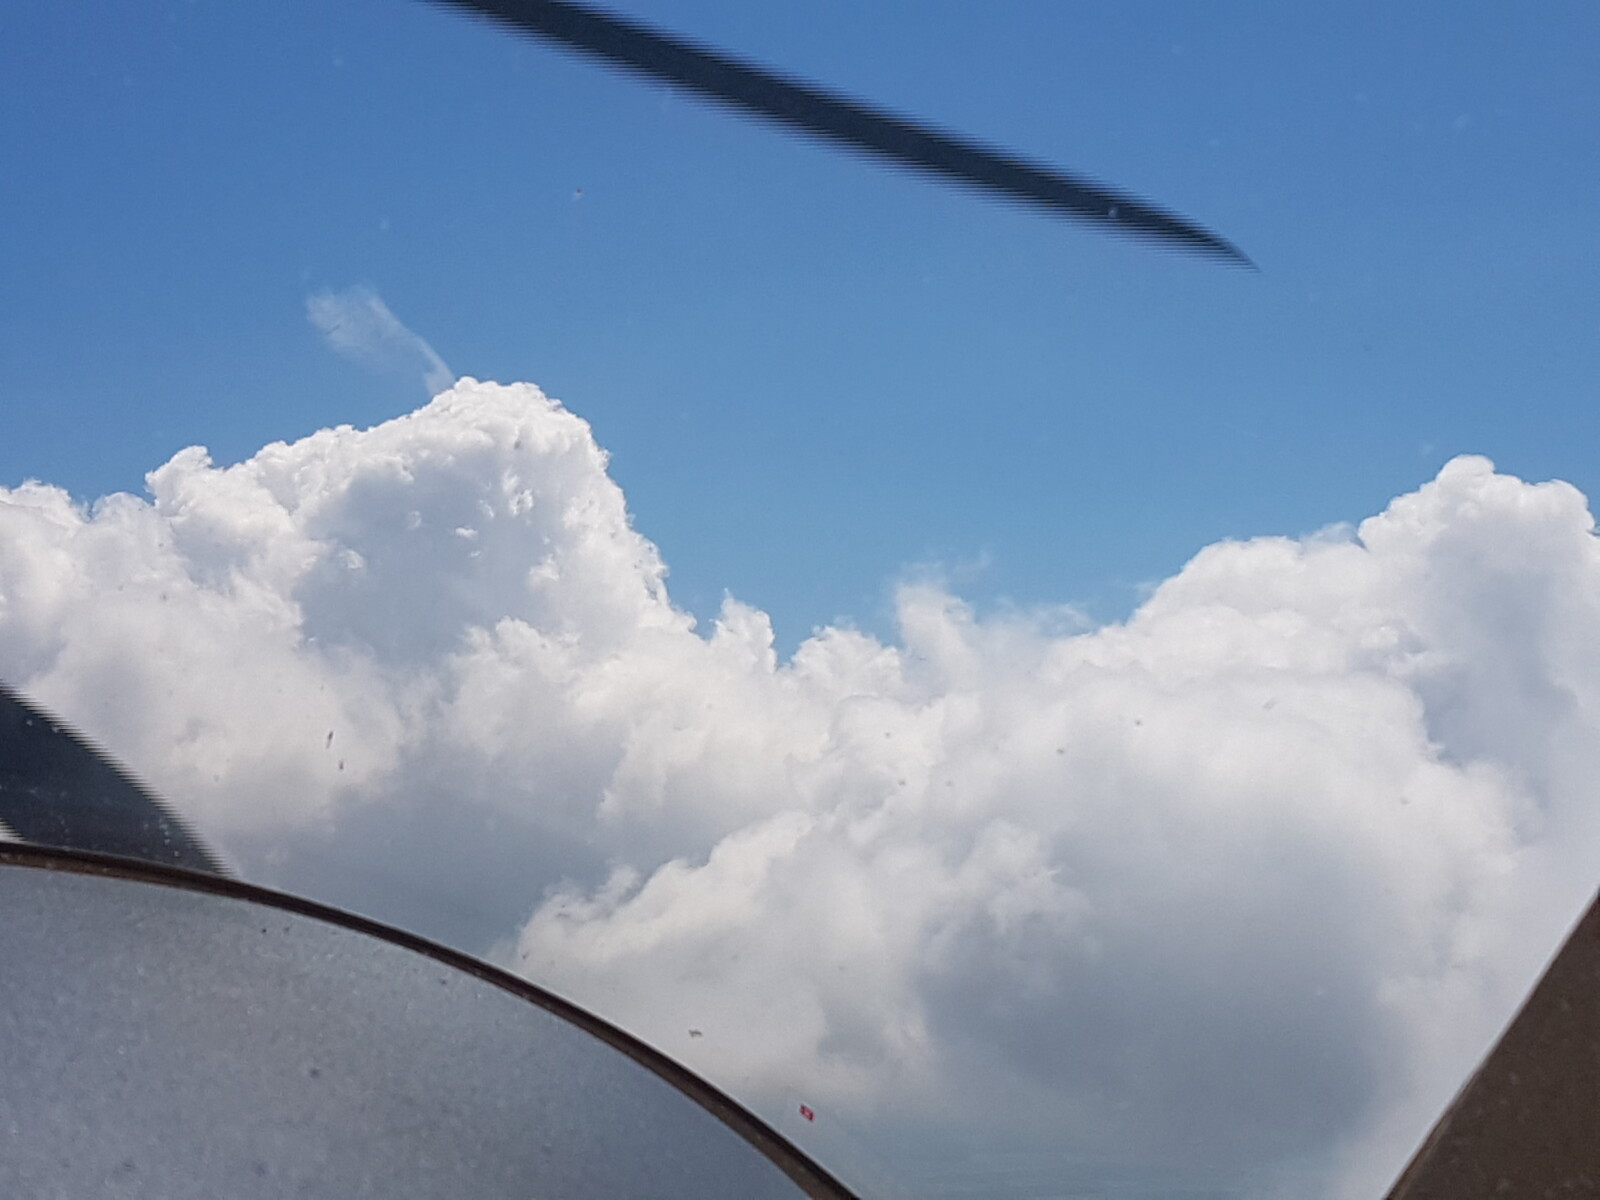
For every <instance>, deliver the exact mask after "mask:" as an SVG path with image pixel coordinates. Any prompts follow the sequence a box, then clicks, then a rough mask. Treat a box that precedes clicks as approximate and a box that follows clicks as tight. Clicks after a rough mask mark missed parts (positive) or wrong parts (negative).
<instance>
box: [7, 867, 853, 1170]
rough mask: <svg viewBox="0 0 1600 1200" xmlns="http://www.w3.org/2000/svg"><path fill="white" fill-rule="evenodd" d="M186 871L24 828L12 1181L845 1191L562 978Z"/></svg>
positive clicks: (17, 889) (10, 1033)
mask: <svg viewBox="0 0 1600 1200" xmlns="http://www.w3.org/2000/svg"><path fill="white" fill-rule="evenodd" d="M184 874H185V873H183V872H179V871H174V870H171V869H167V870H165V871H163V870H162V869H160V868H155V869H149V868H144V867H141V866H138V865H136V864H117V863H115V862H114V861H113V860H109V859H96V858H92V857H89V856H82V855H79V856H76V857H74V856H63V855H59V854H56V853H54V852H50V851H44V850H39V849H34V848H26V847H15V846H12V847H0V913H3V914H4V917H3V919H0V963H4V968H3V969H0V1063H3V1064H4V1067H3V1069H0V1195H4V1196H45V1195H49V1196H73V1197H109V1196H116V1197H149V1198H152V1200H154V1198H160V1200H185V1198H190V1197H192V1198H194V1200H202V1198H203V1200H212V1198H214V1197H218V1196H227V1197H234V1198H237V1200H251V1198H257V1197H259V1198H260V1200H267V1198H268V1197H271V1198H273V1200H277V1198H280V1197H284V1196H308V1197H329V1198H335V1197H337V1198H340V1200H343V1198H345V1197H362V1196H370V1197H384V1198H386V1200H387V1198H389V1197H397V1196H405V1197H439V1198H441V1200H442V1198H445V1197H449V1198H450V1200H459V1198H461V1197H474V1198H476V1197H498V1196H517V1197H543V1198H548V1200H556V1198H579V1197H586V1198H587V1197H592V1198H594V1200H618V1198H622V1197H663V1198H666V1197H685V1198H688V1197H697V1198H698V1197H704V1196H738V1197H750V1198H759V1197H798V1196H803V1195H808V1194H809V1195H812V1196H844V1195H846V1193H845V1192H844V1191H843V1190H842V1189H840V1188H838V1187H837V1185H835V1184H833V1182H832V1181H831V1180H830V1179H829V1178H828V1177H827V1176H826V1175H825V1174H824V1173H823V1172H821V1171H820V1170H818V1169H817V1168H815V1167H814V1166H812V1165H811V1164H810V1163H809V1162H807V1161H806V1160H804V1159H803V1158H802V1157H801V1156H800V1155H799V1154H798V1153H797V1152H795V1151H794V1150H793V1149H792V1148H790V1147H788V1145H787V1143H783V1142H782V1140H781V1139H779V1138H777V1136H776V1135H775V1134H772V1132H771V1131H770V1130H768V1129H766V1127H764V1126H762V1125H760V1123H759V1122H757V1121H755V1120H754V1118H751V1117H750V1116H749V1115H748V1114H746V1113H744V1112H743V1110H740V1109H738V1108H737V1106H736V1105H733V1104H732V1102H731V1101H728V1100H727V1099H726V1098H725V1097H722V1096H721V1095H720V1094H719V1093H716V1092H715V1091H714V1090H713V1089H711V1088H709V1087H707V1086H706V1085H704V1084H700V1083H699V1082H698V1081H697V1080H694V1079H693V1077H692V1076H690V1075H689V1074H688V1073H687V1072H685V1071H682V1069H681V1068H677V1067H675V1066H674V1065H673V1064H671V1063H668V1062H666V1060H662V1059H660V1058H659V1056H654V1055H653V1054H652V1052H650V1051H648V1050H646V1049H645V1048H643V1047H642V1046H639V1045H638V1044H637V1043H634V1042H632V1040H631V1039H629V1038H627V1037H626V1035H623V1034H620V1033H618V1032H617V1031H615V1030H607V1029H603V1028H595V1029H591V1028H588V1027H586V1025H585V1021H587V1022H588V1023H589V1024H592V1025H594V1026H596V1027H599V1026H600V1024H601V1023H599V1022H595V1021H594V1019H593V1018H585V1017H584V1016H583V1014H581V1013H578V1012H577V1010H570V1009H568V1008H567V1006H564V1005H563V1004H562V1003H561V1002H560V1001H558V1000H555V999H554V998H552V997H548V996H544V995H543V994H542V993H538V992H537V989H533V988H530V987H528V986H526V985H524V984H522V983H521V982H520V981H516V980H513V979H511V978H510V977H509V976H506V977H504V978H499V977H498V976H499V973H498V972H495V971H494V970H493V969H492V968H488V967H483V966H482V965H481V964H477V965H474V964H472V963H471V962H470V960H465V959H460V960H459V961H457V959H458V958H459V956H452V955H451V954H450V953H449V952H448V951H439V950H437V948H432V949H434V950H435V951H436V952H434V953H429V952H425V949H426V948H425V944H420V943H419V945H424V949H419V946H418V945H408V944H406V943H407V941H408V940H410V941H416V939H407V938H406V937H405V935H400V934H396V935H395V936H394V938H392V939H391V938H386V937H383V936H378V934H377V933H376V932H374V931H375V930H378V929H380V927H376V926H372V927H370V928H369V927H364V926H367V923H365V922H362V921H360V920H359V919H357V918H345V917H342V916H341V915H340V914H331V916H332V917H335V918H339V919H337V920H335V919H324V918H323V916H322V915H320V913H319V911H318V909H317V906H314V905H310V904H307V903H304V902H299V901H294V900H293V899H292V898H286V897H275V895H274V894H273V893H269V892H265V891H262V890H260V889H252V888H249V887H248V885H241V884H235V883H233V882H231V881H227V880H220V879H215V878H214V877H212V878H208V877H205V876H191V877H190V879H189V880H185V879H184ZM323 911H326V910H323ZM607 1035H608V1036H607ZM697 1089H698V1090H697ZM701 1093H703V1094H701ZM763 1139H765V1140H763ZM769 1155H771V1157H769Z"/></svg>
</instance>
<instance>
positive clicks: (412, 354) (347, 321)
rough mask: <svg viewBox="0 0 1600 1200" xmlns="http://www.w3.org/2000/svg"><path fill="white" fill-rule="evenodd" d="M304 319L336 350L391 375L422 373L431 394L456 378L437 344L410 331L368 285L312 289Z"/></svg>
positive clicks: (307, 298) (447, 385) (444, 388)
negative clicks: (339, 288)
mask: <svg viewBox="0 0 1600 1200" xmlns="http://www.w3.org/2000/svg"><path fill="white" fill-rule="evenodd" d="M306 318H307V319H308V320H309V321H310V322H311V323H312V324H313V325H314V326H316V328H317V331H318V332H319V333H321V334H322V337H323V340H325V341H326V342H327V343H328V345H329V346H330V347H331V348H332V349H333V350H336V351H337V352H338V353H340V354H343V355H344V356H345V357H347V358H350V359H353V360H355V361H356V362H359V363H361V364H363V365H364V366H368V367H372V368H375V369H377V370H381V371H386V372H388V373H390V374H394V375H400V376H407V377H409V376H418V377H420V378H421V380H422V386H423V387H425V388H426V389H427V390H428V395H430V396H436V395H438V394H439V393H440V392H442V391H444V390H446V389H447V388H449V387H450V385H451V384H453V383H455V381H456V376H455V372H453V371H452V370H451V369H450V368H449V367H448V366H446V365H445V361H444V359H442V358H440V357H439V355H438V353H437V352H436V351H435V350H434V348H433V347H432V346H430V345H429V344H428V343H427V341H426V340H425V339H424V338H422V337H421V336H420V335H418V334H416V333H413V332H412V331H411V330H409V329H407V328H406V327H405V325H404V324H403V323H402V322H401V321H400V318H399V317H397V316H395V315H394V313H392V312H390V311H389V306H388V305H387V304H385V303H384V302H383V298H382V297H381V296H379V295H378V294H377V293H376V292H374V291H372V290H371V289H370V288H364V287H352V288H346V289H344V290H343V291H338V292H336V291H332V290H327V289H325V290H323V291H320V292H314V293H312V294H311V295H310V296H307V297H306Z"/></svg>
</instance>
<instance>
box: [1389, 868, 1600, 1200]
mask: <svg viewBox="0 0 1600 1200" xmlns="http://www.w3.org/2000/svg"><path fill="white" fill-rule="evenodd" d="M1594 1195H1600V898H1597V899H1596V900H1595V901H1594V903H1593V904H1591V905H1590V906H1589V911H1588V912H1586V913H1585V914H1584V915H1583V919H1582V920H1580V921H1579V922H1578V924H1577V927H1576V928H1574V929H1573V931H1572V932H1571V934H1569V935H1568V937H1567V940H1566V942H1565V944H1563V945H1562V947H1561V949H1560V950H1559V951H1557V953H1556V956H1555V958H1554V959H1553V960H1552V961H1551V963H1550V965H1549V967H1547V968H1546V969H1545V973H1544V975H1543V976H1542V977H1541V978H1540V980H1539V982H1538V983H1537V984H1535V985H1534V988H1533V992H1532V993H1531V994H1530V995H1529V996H1528V999H1527V1002H1526V1003H1524V1004H1523V1006H1522V1011H1520V1012H1519V1013H1517V1015H1516V1017H1515V1018H1514V1019H1513V1020H1512V1022H1511V1024H1510V1026H1509V1027H1507V1029H1506V1031H1505V1033H1503V1034H1501V1035H1500V1040H1499V1041H1498V1042H1496V1043H1495V1046H1494V1049H1492V1050H1490V1051H1489V1056H1488V1057H1487V1058H1485V1059H1484V1060H1483V1065H1482V1066H1480V1067H1479V1068H1478V1070H1477V1071H1476V1073H1474V1074H1473V1076H1472V1078H1471V1079H1469V1080H1467V1083H1466V1086H1465V1087H1463V1088H1462V1089H1461V1093H1460V1095H1458V1096H1457V1097H1456V1098H1455V1100H1454V1101H1453V1102H1452V1103H1451V1105H1450V1107H1449V1108H1447V1109H1446V1110H1445V1112H1444V1115H1443V1116H1442V1117H1440V1118H1439V1123H1438V1124H1437V1125H1435V1126H1434V1127H1433V1132H1432V1133H1430V1134H1429V1135H1428V1139H1427V1140H1426V1141H1425V1142H1423V1143H1422V1147H1421V1149H1419V1150H1418V1151H1417V1153H1416V1156H1415V1157H1414V1158H1412V1160H1411V1162H1410V1164H1409V1165H1408V1166H1407V1167H1406V1169H1405V1170H1404V1171H1403V1172H1402V1173H1401V1175H1400V1178H1399V1179H1398V1180H1396V1181H1395V1185H1394V1187H1393V1188H1391V1189H1390V1191H1389V1200H1477V1198H1478V1197H1484V1198H1487V1197H1491V1196H1492V1197H1497V1198H1498V1197H1503V1196H1594Z"/></svg>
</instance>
